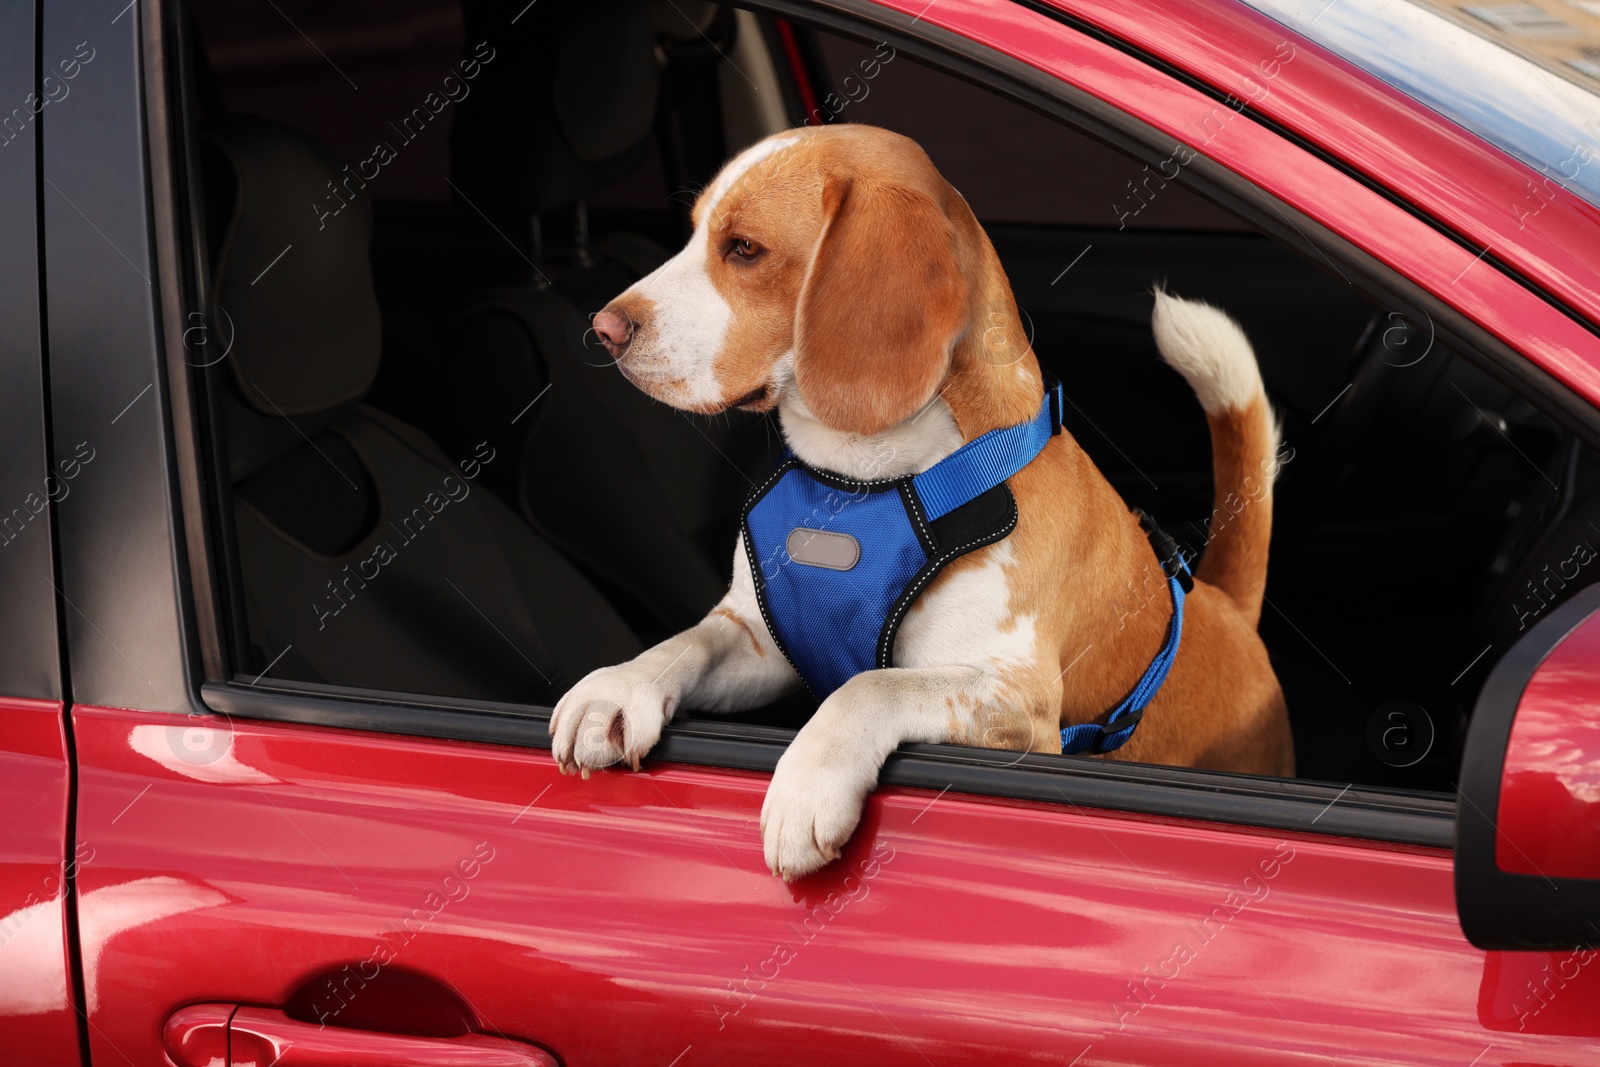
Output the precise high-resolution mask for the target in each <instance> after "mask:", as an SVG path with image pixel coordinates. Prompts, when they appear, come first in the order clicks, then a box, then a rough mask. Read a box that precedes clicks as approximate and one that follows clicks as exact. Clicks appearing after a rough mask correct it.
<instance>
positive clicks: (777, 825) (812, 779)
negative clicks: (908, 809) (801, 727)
mask: <svg viewBox="0 0 1600 1067" xmlns="http://www.w3.org/2000/svg"><path fill="white" fill-rule="evenodd" d="M800 741H801V739H800V738H797V739H796V744H794V745H791V746H790V748H789V751H787V752H785V753H784V754H783V757H782V758H781V759H779V760H778V769H777V770H776V771H775V772H774V773H773V775H772V784H771V785H770V786H768V787H767V797H766V799H765V800H764V801H763V802H762V804H761V844H762V850H763V852H764V853H765V855H766V860H767V867H768V869H770V870H771V871H772V873H773V874H775V875H777V876H778V877H780V878H782V879H783V880H784V881H786V882H792V881H794V880H795V879H796V878H800V877H802V876H804V875H807V874H810V873H811V872H812V871H815V870H818V869H819V868H821V867H824V866H826V865H827V864H829V863H831V862H833V861H834V860H836V859H838V858H839V856H840V854H841V853H842V852H843V851H844V846H845V842H847V841H849V840H850V835H851V834H852V833H854V832H855V828H856V823H858V822H860V821H861V809H862V805H864V804H865V803H866V799H867V794H868V793H870V792H871V791H872V787H873V786H875V785H876V784H877V783H878V768H877V767H875V766H865V765H862V766H852V765H849V764H839V763H835V762H826V761H824V760H822V759H819V758H816V757H813V756H810V755H809V754H808V753H807V752H806V751H805V748H806V747H808V746H802V745H801V744H800V743H799V742H800Z"/></svg>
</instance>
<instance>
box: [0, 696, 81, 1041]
mask: <svg viewBox="0 0 1600 1067" xmlns="http://www.w3.org/2000/svg"><path fill="white" fill-rule="evenodd" d="M61 708H62V706H61V702H60V701H56V700H23V699H20V698H17V697H5V698H0V808H3V810H4V821H3V823H0V826H3V829H0V1062H4V1063H18V1064H24V1063H27V1064H33V1063H37V1064H57V1063H61V1064H67V1063H77V1062H78V1058H79V1054H78V1020H77V1017H76V1015H75V1009H74V1004H73V1002H74V997H73V992H72V979H71V977H70V975H69V974H68V968H67V960H68V952H69V951H70V947H69V945H68V942H67V922H66V903H67V896H66V888H67V887H66V878H65V874H66V872H65V871H64V869H63V866H64V863H65V862H71V860H70V859H69V858H68V857H70V856H71V855H72V849H70V848H68V846H67V789H68V765H67V744H66V737H65V734H64V723H63V722H62V710H61ZM85 855H88V856H91V857H92V853H85V852H83V851H82V850H81V849H80V851H79V853H78V856H79V864H78V865H79V867H80V868H81V866H82V865H83V862H82V858H83V857H84V856H85Z"/></svg>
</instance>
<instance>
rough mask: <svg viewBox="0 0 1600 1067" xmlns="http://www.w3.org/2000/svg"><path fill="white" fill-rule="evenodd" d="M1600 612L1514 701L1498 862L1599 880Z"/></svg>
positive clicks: (1518, 870)
mask: <svg viewBox="0 0 1600 1067" xmlns="http://www.w3.org/2000/svg"><path fill="white" fill-rule="evenodd" d="M1597 693H1600V618H1596V617H1591V618H1590V619H1589V621H1588V622H1586V623H1584V624H1583V625H1582V626H1580V627H1579V628H1578V629H1577V630H1576V631H1575V632H1574V633H1573V634H1571V635H1570V636H1569V637H1568V638H1567V639H1566V640H1565V641H1563V642H1562V643H1561V644H1560V645H1558V646H1557V647H1556V649H1555V651H1554V652H1552V653H1550V657H1549V658H1548V659H1546V660H1545V661H1544V662H1543V663H1541V664H1540V665H1539V669H1538V671H1537V672H1536V673H1535V674H1534V676H1533V677H1532V678H1531V679H1530V680H1529V682H1528V688H1527V689H1526V690H1524V692H1523V694H1522V702H1521V703H1519V704H1518V705H1517V717H1516V719H1515V720H1513V722H1512V724H1511V740H1510V742H1509V743H1508V745H1507V746H1506V769H1505V777H1504V778H1503V779H1502V783H1501V787H1500V811H1499V817H1498V822H1497V825H1496V829H1497V834H1496V841H1495V864H1496V865H1497V866H1498V867H1499V868H1500V869H1501V870H1503V871H1511V872H1513V873H1515V874H1535V875H1541V876H1544V877H1547V878H1600V759H1597V758H1596V754H1597V753H1600V715H1596V714H1595V706H1596V703H1597V701H1596V696H1595V694H1597Z"/></svg>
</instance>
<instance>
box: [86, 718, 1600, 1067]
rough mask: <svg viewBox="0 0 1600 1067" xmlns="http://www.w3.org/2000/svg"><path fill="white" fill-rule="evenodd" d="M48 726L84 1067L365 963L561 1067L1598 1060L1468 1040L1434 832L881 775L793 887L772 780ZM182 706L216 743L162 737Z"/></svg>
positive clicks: (1468, 1011)
mask: <svg viewBox="0 0 1600 1067" xmlns="http://www.w3.org/2000/svg"><path fill="white" fill-rule="evenodd" d="M73 719H74V725H75V728H76V730H77V734H78V736H79V737H80V738H81V739H82V740H81V743H80V748H79V758H80V761H81V768H82V772H81V773H82V778H81V785H80V792H79V803H80V810H81V818H80V826H81V830H80V833H81V835H82V838H83V840H85V841H96V842H99V845H98V846H97V851H96V858H95V862H94V863H93V864H92V865H88V866H86V867H85V868H84V870H83V872H82V875H81V880H80V887H81V893H82V896H81V904H80V915H81V925H82V940H83V952H84V971H85V974H84V978H85V983H86V986H87V996H88V1000H89V1007H90V1018H91V1019H92V1020H93V1021H94V1022H95V1024H96V1025H95V1028H94V1030H93V1031H92V1032H91V1042H92V1044H93V1052H94V1055H95V1057H96V1061H97V1062H114V1061H117V1055H116V1051H115V1050H116V1049H120V1050H121V1051H122V1052H123V1053H125V1054H127V1055H128V1056H129V1057H130V1058H132V1060H133V1062H135V1063H139V1064H144V1063H158V1062H160V1060H159V1055H160V1046H161V1040H162V1038H161V1034H162V1031H163V1028H164V1027H165V1025H166V1022H167V1020H168V1019H169V1018H170V1017H171V1016H172V1015H173V1014H174V1013H175V1012H177V1011H179V1010H180V1009H182V1008H184V1007H186V1006H188V1005H191V1004H195V1003H205V1002H215V1001H219V1000H221V1001H226V1002H230V1003H232V1002H245V1003H249V1002H251V1001H252V1000H254V1001H256V1006H258V1007H262V1008H267V1009H269V1010H270V1009H275V1008H276V1007H277V1006H278V1005H279V1004H282V1003H286V1002H288V1001H289V1000H290V999H291V997H292V996H293V995H294V994H295V992H296V990H297V989H299V988H301V987H303V986H308V985H309V988H310V993H311V996H310V997H309V999H308V1000H307V999H305V998H302V1002H303V1003H308V1004H309V1005H310V1006H311V1012H310V1018H309V1020H308V1021H312V1022H315V1021H316V1019H317V1018H318V1017H321V1018H323V1019H324V1021H330V1020H332V1021H342V1020H340V1019H339V1016H340V1015H341V1014H343V1013H344V1012H354V1011H358V1010H363V1008H364V1006H363V1005H362V997H363V996H364V995H371V996H381V995H383V994H382V993H381V991H380V992H378V993H370V992H369V991H368V989H367V987H366V983H365V982H364V981H363V978H365V979H366V980H368V981H370V980H373V979H375V978H376V977H377V976H378V975H380V974H381V973H383V972H384V971H385V970H386V969H388V968H395V969H400V970H404V971H407V972H410V973H414V974H421V975H426V976H428V978H430V979H431V980H433V981H435V982H437V983H439V985H440V986H441V987H442V990H441V994H440V995H441V997H445V996H453V997H455V998H459V1000H460V1002H461V1003H462V1004H464V1005H466V1006H467V1008H468V1010H469V1011H470V1012H471V1014H472V1016H473V1017H474V1019H475V1021H476V1025H475V1026H474V1029H475V1030H476V1031H478V1032H480V1033H484V1034H488V1035H493V1036H498V1037H505V1038H510V1039H514V1040H521V1041H529V1042H534V1043H537V1044H539V1045H542V1046H544V1047H545V1048H547V1049H549V1050H551V1051H552V1052H554V1053H555V1054H556V1055H558V1056H559V1057H561V1059H562V1062H564V1063H566V1064H568V1065H569V1067H578V1065H580V1064H597V1063H617V1064H640V1063H658V1064H668V1063H672V1062H674V1060H675V1059H676V1058H677V1057H680V1056H681V1057H682V1059H681V1061H679V1062H681V1063H685V1064H687V1063H729V1064H735V1063H751V1062H761V1061H765V1060H769V1059H771V1058H773V1054H774V1050H781V1055H780V1058H781V1059H783V1060H785V1061H787V1062H796V1063H821V1062H828V1063H863V1064H867V1063H871V1064H880V1063H884V1062H892V1063H918V1064H920V1063H924V1062H927V1061H932V1062H935V1063H949V1062H957V1061H962V1060H967V1059H971V1058H977V1057H982V1058H986V1059H990V1060H992V1061H994V1062H1020V1061H1023V1060H1026V1059H1030V1058H1032V1057H1035V1056H1037V1055H1039V1054H1040V1053H1045V1054H1047V1055H1049V1056H1050V1057H1051V1058H1053V1059H1058V1060H1060V1061H1061V1062H1069V1061H1071V1060H1073V1058H1074V1057H1078V1056H1080V1055H1081V1056H1082V1059H1081V1060H1080V1061H1079V1062H1082V1063H1098V1064H1104V1063H1141V1064H1155V1063H1173V1064H1194V1063H1230V1064H1267V1063H1279V1062H1282V1061H1283V1059H1284V1058H1285V1057H1286V1056H1291V1055H1294V1056H1304V1057H1306V1058H1307V1061H1308V1062H1310V1061H1311V1060H1314V1059H1315V1058H1316V1057H1317V1051H1318V1050H1320V1051H1321V1052H1322V1053H1323V1054H1324V1055H1327V1056H1331V1057H1334V1058H1335V1060H1336V1062H1352V1061H1363V1060H1372V1061H1383V1062H1396V1061H1403V1062H1407V1063H1423V1064H1440V1065H1450V1067H1461V1065H1462V1064H1465V1063H1468V1062H1470V1061H1471V1060H1472V1058H1473V1057H1474V1056H1476V1055H1478V1054H1479V1053H1480V1052H1482V1051H1483V1049H1484V1047H1485V1045H1487V1044H1490V1043H1491V1041H1492V1042H1493V1044H1494V1045H1495V1047H1496V1049H1497V1050H1498V1051H1500V1052H1502V1053H1504V1054H1505V1058H1507V1059H1509V1060H1521V1061H1524V1062H1558V1061H1559V1062H1566V1063H1574V1062H1584V1063H1596V1062H1600V1051H1595V1052H1592V1053H1588V1052H1586V1053H1580V1054H1578V1055H1574V1050H1573V1049H1572V1048H1571V1046H1570V1045H1569V1044H1565V1043H1564V1041H1563V1039H1560V1038H1550V1037H1539V1036H1533V1035H1528V1034H1503V1033H1502V1034H1492V1033H1488V1032H1486V1029H1485V1026H1484V1024H1483V1023H1482V1022H1481V1021H1480V1019H1479V1017H1478V1014H1477V1011H1476V1006H1477V1001H1478V991H1479V986H1480V984H1481V982H1482V980H1483V976H1484V962H1485V957H1484V954H1483V953H1482V952H1479V951H1477V950H1475V949H1473V948H1471V947H1470V946H1468V945H1467V944H1466V943H1465V942H1464V941H1463V940H1462V938H1461V934H1460V930H1459V928H1458V927H1457V925H1456V920H1455V914H1454V905H1453V900H1452V896H1451V892H1450V878H1451V871H1450V857H1449V855H1448V854H1446V853H1442V852H1436V851H1432V850H1425V849H1412V848H1400V847H1393V846H1384V845H1372V844H1357V843H1354V842H1348V841H1340V840H1337V839H1327V838H1319V837H1313V836H1309V835H1280V834H1275V833H1257V832H1251V831H1249V830H1234V829H1220V828H1217V827H1214V826H1207V825H1203V824H1197V823H1187V822H1182V821H1178V820H1170V819H1141V818H1133V817H1121V816H1110V815H1106V814H1104V813H1099V812H1096V813H1089V812H1085V811H1082V810H1074V809H1072V808H1070V807H1066V808H1063V807H1060V806H1056V805H1035V804H1024V803H1014V802H999V801H989V800H983V799H979V798H974V797H964V796H958V795H955V794H944V795H942V796H941V795H938V794H934V793H922V792H915V791H907V790H898V789H886V790H884V791H883V792H882V793H880V794H878V795H876V796H875V797H874V798H873V799H872V801H871V803H870V804H869V807H868V811H867V815H866V817H865V821H864V823H863V826H862V829H861V830H860V831H859V832H858V833H857V835H856V837H855V839H854V840H853V841H852V842H851V844H850V846H849V849H848V851H847V852H846V855H845V857H844V858H843V860H842V861H841V862H839V863H838V864H835V865H834V866H832V867H830V868H828V869H827V870H826V871H825V872H823V873H822V874H821V875H819V876H816V877H813V878H811V879H808V880H806V881H805V882H803V883H801V884H799V885H796V886H792V887H791V886H787V885H785V884H784V883H782V882H780V881H778V880H776V879H774V878H773V877H772V876H771V875H770V874H769V873H768V872H767V870H766V868H765V866H764V864H763V862H762V856H761V845H760V836H759V834H758V833H757V829H756V824H757V820H758V818H759V812H760V805H761V798H762V794H763V792H764V789H765V785H766V781H765V776H762V775H756V774H746V773H737V772H728V771H714V770H705V769H697V768H689V767H671V766H657V767H650V768H647V769H646V770H645V771H643V772H641V773H637V774H635V773H632V772H627V771H617V772H604V773H599V774H596V775H595V776H594V777H593V778H592V779H591V780H589V781H587V782H584V781H581V780H578V779H576V778H568V777H562V776H561V775H560V774H559V773H558V772H557V771H556V769H555V767H554V765H553V763H552V762H551V760H550V759H549V757H548V755H547V754H546V753H543V752H531V751H525V750H516V749H508V748H500V747H496V746H488V745H469V744H459V743H444V742H433V741H426V740H420V739H412V738H399V737H389V736H384V735H379V734H362V733H357V732H349V731H330V730H323V729H317V728H311V727H298V726H290V725H277V724H267V723H244V722H236V723H233V724H232V725H231V727H230V726H229V724H228V723H227V722H226V721H225V720H221V719H216V720H210V721H209V722H208V723H206V724H204V725H202V724H201V723H200V722H198V721H196V720H186V719H184V718H181V717H175V716H170V715H156V714H151V713H143V712H131V711H118V710H110V709H99V708H83V707H80V708H77V709H76V710H75V711H74V716H73ZM196 729H205V730H211V729H215V730H216V731H217V735H216V737H215V739H214V743H210V742H208V744H207V745H205V746H200V747H201V748H205V749H209V750H210V751H212V752H215V753H216V754H217V755H216V758H215V759H214V760H212V761H211V762H206V763H194V762H191V761H190V757H188V756H187V755H180V754H179V753H177V752H176V751H174V749H173V747H172V743H171V742H172V738H173V737H175V736H178V735H181V734H182V733H183V732H184V731H185V730H196ZM191 751H192V749H191ZM130 804H131V806H130ZM113 819H115V820H116V821H115V823H113V821H112V820H113ZM463 861H467V865H466V866H465V867H463V866H462V864H463ZM469 872H470V874H469ZM452 879H453V880H454V881H453V882H452V881H451V880H452ZM385 956H387V957H388V960H387V962H382V960H383V959H384V957H385ZM175 960H183V961H184V964H183V965H182V966H176V965H174V963H173V961H175ZM345 968H350V969H351V971H349V972H346V971H344V969H345ZM351 973H354V974H355V975H357V976H358V977H356V978H354V979H351V978H350V977H349V975H350V974H351ZM341 974H343V975H344V978H343V980H342V981H339V978H340V976H341ZM326 976H331V977H333V978H334V979H335V984H334V985H333V986H330V985H329V983H328V982H327V981H326V980H325V977H326ZM1331 989H1337V990H1338V996H1337V997H1335V996H1330V990H1331ZM443 990H448V993H446V992H444V991H443ZM1402 990H1403V991H1404V1000H1405V1002H1404V1005H1403V1007H1402V1006H1398V1005H1397V1004H1396V1000H1395V998H1396V992H1397V991H1402ZM263 998H264V1000H265V1002H264V1003H263V1002H262V1001H263ZM1402 1013H1403V1014H1402ZM1402 1018H1403V1022H1402V1021H1401V1019H1402ZM512 1020H524V1023H523V1025H524V1026H525V1027H526V1029H525V1030H523V1029H519V1028H517V1027H515V1026H514V1025H513V1023H512ZM502 1031H503V1032H502ZM686 1050H687V1054H686ZM924 1057H926V1060H924ZM1487 1062H1501V1059H1500V1058H1499V1057H1497V1058H1494V1059H1490V1060H1488V1061H1487Z"/></svg>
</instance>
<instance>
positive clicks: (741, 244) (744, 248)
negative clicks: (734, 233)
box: [728, 237, 761, 260]
mask: <svg viewBox="0 0 1600 1067" xmlns="http://www.w3.org/2000/svg"><path fill="white" fill-rule="evenodd" d="M728 251H729V252H731V253H733V254H734V255H736V256H738V257H739V258H740V259H744V260H750V259H755V258H756V257H757V256H759V255H760V254H761V246H760V245H758V244H756V243H755V242H754V241H752V240H750V239H749V238H747V237H735V238H733V239H732V240H731V241H729V242H728Z"/></svg>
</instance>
